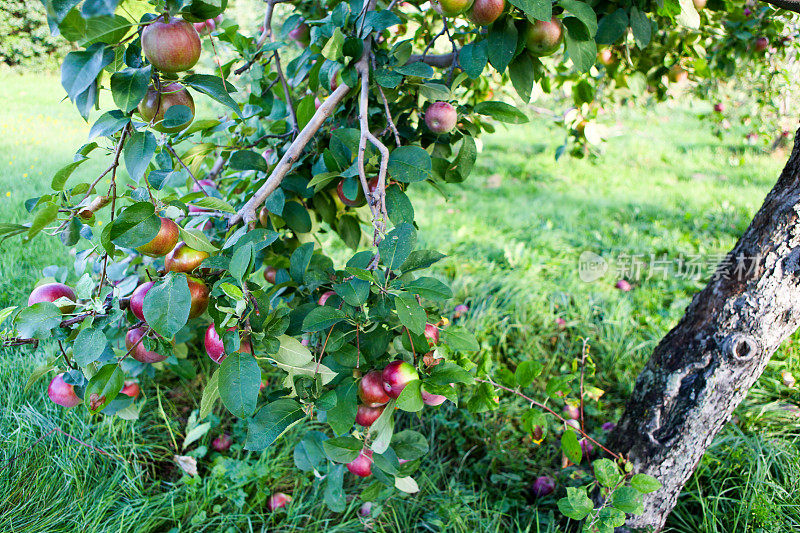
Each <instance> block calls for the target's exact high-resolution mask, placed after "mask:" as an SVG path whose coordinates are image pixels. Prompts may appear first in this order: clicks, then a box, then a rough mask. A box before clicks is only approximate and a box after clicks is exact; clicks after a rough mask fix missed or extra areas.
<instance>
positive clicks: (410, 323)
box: [394, 292, 428, 335]
mask: <svg viewBox="0 0 800 533" xmlns="http://www.w3.org/2000/svg"><path fill="white" fill-rule="evenodd" d="M394 305H395V309H396V310H397V317H398V318H399V319H400V323H401V324H403V325H404V326H405V327H407V328H408V329H410V330H411V331H413V332H414V333H416V334H417V335H422V334H423V333H424V332H425V323H426V322H427V320H428V316H427V315H426V314H425V310H424V309H423V308H422V306H421V305H419V302H417V299H416V298H415V297H414V296H413V295H411V294H409V293H406V292H401V293H399V294H398V295H397V296H395V299H394Z"/></svg>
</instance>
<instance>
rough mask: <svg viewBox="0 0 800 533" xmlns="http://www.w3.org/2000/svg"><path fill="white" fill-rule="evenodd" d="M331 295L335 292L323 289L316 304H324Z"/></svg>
mask: <svg viewBox="0 0 800 533" xmlns="http://www.w3.org/2000/svg"><path fill="white" fill-rule="evenodd" d="M331 296H336V293H335V292H333V291H325V292H323V293H322V296H320V297H319V300H318V301H317V304H319V305H325V302H327V301H328V298H330V297H331Z"/></svg>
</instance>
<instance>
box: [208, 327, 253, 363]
mask: <svg viewBox="0 0 800 533" xmlns="http://www.w3.org/2000/svg"><path fill="white" fill-rule="evenodd" d="M235 329H236V328H235V327H230V328H228V331H234V330H235ZM203 344H204V345H205V348H206V353H207V354H208V356H209V357H210V358H211V360H212V361H214V362H215V363H221V362H222V361H223V360H224V359H225V358H226V357H227V356H228V354H226V353H225V343H224V342H223V340H222V338H221V337H220V336H219V334H217V330H216V329H215V328H214V324H213V323H211V324H209V325H208V329H206V335H205V338H204V339H203ZM238 351H240V352H243V353H253V347H252V346H250V342H248V341H247V340H242V341H240V342H239V350H238Z"/></svg>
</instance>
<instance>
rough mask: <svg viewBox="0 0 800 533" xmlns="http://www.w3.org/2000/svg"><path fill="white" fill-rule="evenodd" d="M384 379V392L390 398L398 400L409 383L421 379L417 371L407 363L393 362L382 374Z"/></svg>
mask: <svg viewBox="0 0 800 533" xmlns="http://www.w3.org/2000/svg"><path fill="white" fill-rule="evenodd" d="M381 377H382V378H383V390H384V391H386V394H387V395H388V396H389V397H390V398H395V399H397V397H398V396H400V393H401V392H403V389H404V388H406V385H408V384H409V382H411V381H414V380H415V379H419V374H418V373H417V369H416V368H414V366H413V365H411V364H410V363H406V362H405V361H400V360H397V361H392V362H391V363H389V364H388V365H386V368H384V369H383V372H382V374H381Z"/></svg>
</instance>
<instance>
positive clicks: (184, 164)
mask: <svg viewBox="0 0 800 533" xmlns="http://www.w3.org/2000/svg"><path fill="white" fill-rule="evenodd" d="M164 146H166V147H167V151H168V152H169V153H171V154H172V155H173V156H175V159H177V160H178V162H179V163H180V164H181V166H182V167H183V168H185V169H186V172H188V173H189V176H191V177H192V181H194V183H195V185H197V186H198V187H200V191H201V192H202V193H203V194H205V195H206V196H211V195H210V194H208V193H207V192H206V190H205V189H204V188H203V184H202V183H200V182H199V181H197V178H195V177H194V174H192V171H191V170H189V167H187V166H186V163H184V162H183V159H181V158H180V156H179V155H178V154H177V153H175V150H174V149H173V148H172V145H170V144H169V143H165V144H164Z"/></svg>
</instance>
